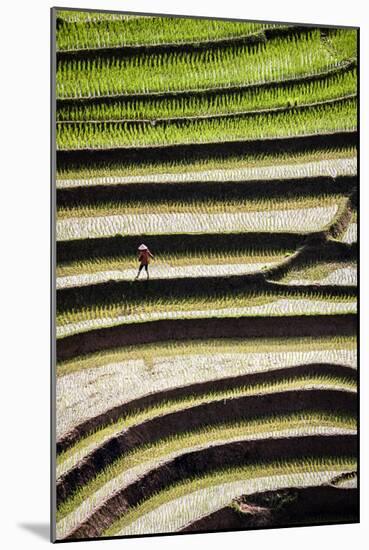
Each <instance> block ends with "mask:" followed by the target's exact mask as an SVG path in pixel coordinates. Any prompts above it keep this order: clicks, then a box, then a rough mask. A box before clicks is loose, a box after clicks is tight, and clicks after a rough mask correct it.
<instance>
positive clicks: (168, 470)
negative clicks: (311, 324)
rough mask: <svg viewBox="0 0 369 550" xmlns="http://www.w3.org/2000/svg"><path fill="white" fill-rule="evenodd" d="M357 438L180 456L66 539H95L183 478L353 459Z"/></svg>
mask: <svg viewBox="0 0 369 550" xmlns="http://www.w3.org/2000/svg"><path fill="white" fill-rule="evenodd" d="M356 448H357V440H356V436H324V437H321V436H310V437H302V438H299V437H296V438H287V439H285V438H283V439H269V440H261V441H241V442H235V443H228V444H224V445H214V446H212V447H207V448H206V449H202V450H200V451H193V452H190V453H186V454H183V455H181V456H179V457H176V458H175V459H173V460H171V461H169V462H167V463H164V464H161V465H160V466H158V467H157V468H155V469H153V470H151V471H149V472H148V473H147V474H145V475H143V476H142V477H141V478H139V479H138V480H137V481H136V482H134V483H132V484H131V485H128V486H127V487H124V488H123V489H121V490H120V491H117V492H116V493H114V495H113V496H112V497H111V498H110V499H108V500H107V501H105V502H104V503H103V504H102V506H101V507H100V508H99V509H98V510H96V512H94V513H93V514H92V515H91V516H90V517H89V518H88V519H87V520H86V521H85V522H84V523H82V524H81V525H80V526H78V527H77V528H76V529H75V530H74V531H73V532H72V533H71V534H70V535H69V536H68V537H67V539H68V540H73V539H80V538H86V537H98V536H100V535H101V534H102V532H103V531H104V530H105V529H106V528H107V527H109V525H111V524H112V523H113V522H114V521H115V520H116V519H118V518H119V517H121V516H122V515H123V514H125V513H126V512H127V511H128V510H129V508H131V507H133V506H136V505H137V504H138V503H139V502H141V501H143V500H146V499H148V498H149V497H150V496H152V495H153V494H155V493H157V492H158V491H161V490H163V489H165V488H166V487H169V486H171V485H173V484H174V483H177V482H179V481H182V480H184V479H191V478H193V477H194V476H203V475H206V474H207V473H209V472H211V471H216V470H217V469H223V468H225V467H239V466H244V465H247V464H253V463H257V464H263V463H268V462H273V461H275V460H286V459H297V460H298V459H301V460H303V459H305V458H306V457H310V458H324V457H331V456H336V457H354V456H355V455H356Z"/></svg>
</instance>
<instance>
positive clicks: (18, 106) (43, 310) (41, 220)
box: [0, 0, 369, 550]
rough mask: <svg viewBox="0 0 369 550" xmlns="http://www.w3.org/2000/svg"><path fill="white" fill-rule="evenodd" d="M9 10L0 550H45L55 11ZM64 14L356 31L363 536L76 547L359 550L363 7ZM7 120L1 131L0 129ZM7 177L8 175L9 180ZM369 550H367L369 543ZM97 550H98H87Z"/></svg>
mask: <svg viewBox="0 0 369 550" xmlns="http://www.w3.org/2000/svg"><path fill="white" fill-rule="evenodd" d="M52 5H53V4H52V3H51V2H49V1H47V0H33V1H32V0H18V1H15V2H11V1H10V0H8V1H7V3H6V4H5V5H4V4H3V5H2V7H1V11H0V16H1V32H0V40H1V42H2V44H1V49H0V52H1V66H0V69H1V73H0V74H1V86H0V90H1V94H2V95H3V96H4V97H2V98H1V118H0V139H1V141H2V147H1V165H0V177H1V191H0V208H1V210H0V225H1V233H0V235H1V242H2V246H1V249H2V250H1V252H2V254H1V260H0V274H1V279H2V281H1V285H0V289H1V299H0V323H1V333H0V334H1V349H0V361H1V378H0V384H1V386H0V388H1V394H0V396H1V399H0V402H1V408H2V410H1V425H2V430H1V452H0V460H1V485H0V490H1V492H0V508H1V512H0V530H1V535H0V536H1V539H0V540H1V543H2V546H3V548H6V549H8V548H9V549H11V548H21V549H23V548H27V549H30V550H33V549H37V548H39V547H41V546H43V547H45V545H47V544H49V542H48V522H49V381H50V374H49V372H50V369H49V193H50V181H49V41H50V38H49V28H50V25H49V8H50V7H52ZM61 5H62V6H63V5H64V6H68V7H80V8H83V7H88V8H105V9H118V10H119V9H121V10H131V11H143V12H145V11H146V12H150V11H151V12H159V13H169V14H183V15H205V16H206V15H211V16H219V17H236V18H237V17H239V18H244V19H247V18H249V19H261V20H262V19H268V20H277V21H296V22H307V23H326V24H332V25H341V24H345V25H360V26H361V45H362V51H361V55H362V58H361V80H362V86H361V98H362V101H361V115H362V128H361V132H362V135H361V138H362V139H361V157H362V163H361V187H362V189H361V212H362V214H363V215H362V219H361V223H362V233H361V235H362V236H361V245H362V252H363V253H362V258H361V281H362V283H361V312H362V315H361V316H362V356H361V408H362V411H361V425H362V429H361V449H362V469H361V474H362V489H361V493H362V509H361V518H362V523H361V524H360V525H344V526H329V527H312V528H294V529H285V530H273V531H258V532H245V533H235V534H228V533H227V534H217V535H203V536H198V535H196V536H185V537H160V538H147V539H134V540H116V541H98V542H85V543H79V545H78V546H76V548H82V547H83V548H84V547H87V545H90V546H88V547H89V548H92V547H95V546H96V547H99V548H101V547H102V545H104V547H105V548H107V547H109V546H110V547H112V548H113V547H115V548H117V547H124V548H127V549H128V550H133V549H135V550H144V549H148V548H150V550H157V549H159V548H160V549H163V550H167V549H169V548H171V549H172V548H175V549H181V550H182V549H184V548H188V545H189V544H190V545H191V548H193V549H194V550H195V549H199V548H201V547H203V546H204V545H211V546H213V547H217V546H218V547H219V548H221V547H224V545H231V544H232V545H237V546H241V547H244V546H245V545H247V547H248V548H253V547H255V548H256V547H257V548H258V549H264V548H273V550H277V549H279V548H283V549H289V548H291V549H292V548H293V549H295V548H296V547H298V549H299V550H304V549H309V550H311V549H312V548H315V549H316V550H318V549H321V548H324V547H325V546H328V547H332V548H334V549H335V550H340V549H344V550H347V549H348V548H355V550H357V549H361V548H363V547H364V541H365V539H366V538H368V535H369V529H368V523H369V483H368V479H369V466H368V459H369V457H368V419H369V406H368V397H369V396H368V387H369V382H368V381H369V376H368V374H367V372H368V369H369V364H368V344H367V342H368V341H369V340H368V336H367V334H368V333H367V329H368V315H367V312H368V296H369V276H368V275H369V273H368V272H369V268H368V265H369V263H368V260H367V258H368V252H367V251H368V237H369V228H368V223H369V220H368V219H369V216H368V215H366V214H367V212H368V208H369V200H368V185H369V181H368V168H367V155H368V151H369V143H368V125H369V113H368V106H369V90H368V67H369V59H368V28H369V17H368V14H367V13H366V12H365V7H364V6H365V2H364V1H361V2H360V1H356V0H350V1H345V2H343V1H338V0H325V1H324V0H308V1H303V2H299V1H298V0H293V1H292V0H291V1H287V0H270V1H266V0H257V1H254V2H245V1H243V2H242V1H239V2H237V1H236V0H225V1H223V2H221V1H220V0H206V1H205V0H201V1H200V0H186V1H185V2H183V1H179V0H146V1H144V0H135V1H134V0H130V1H105V0H104V1H103V0H100V1H93V0H88V1H83V0H80V1H78V2H76V1H75V0H69V1H67V0H66V3H65V4H61ZM4 119H5V124H4ZM4 168H5V169H4ZM365 542H366V543H367V541H365ZM91 545H94V546H91Z"/></svg>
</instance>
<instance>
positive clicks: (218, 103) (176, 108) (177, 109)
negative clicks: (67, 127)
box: [56, 69, 357, 124]
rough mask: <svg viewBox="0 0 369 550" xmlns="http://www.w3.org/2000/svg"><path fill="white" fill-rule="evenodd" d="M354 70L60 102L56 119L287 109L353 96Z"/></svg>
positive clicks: (162, 116)
mask: <svg viewBox="0 0 369 550" xmlns="http://www.w3.org/2000/svg"><path fill="white" fill-rule="evenodd" d="M356 91H357V74H356V69H353V70H348V71H345V72H344V73H339V74H336V75H332V76H328V77H325V78H324V77H323V78H321V79H318V80H313V81H307V82H297V83H292V84H290V85H287V86H277V87H269V88H268V87H267V88H265V87H259V88H250V89H245V90H239V91H234V92H232V91H231V92H228V93H226V92H220V93H218V94H216V95H214V94H212V95H192V96H189V97H185V96H182V97H176V96H168V97H165V98H162V97H153V96H151V97H149V98H147V99H145V98H138V99H124V98H122V99H116V100H115V101H109V102H104V101H99V102H96V101H94V102H85V103H78V102H75V103H73V104H64V103H62V104H61V105H60V106H59V107H58V109H57V113H56V116H57V121H58V123H59V124H62V123H63V122H66V121H68V122H86V121H101V122H104V121H119V120H152V121H154V122H155V121H158V120H161V119H172V118H182V117H183V118H184V117H195V118H198V117H201V116H204V117H212V116H224V115H230V114H237V113H242V112H254V111H262V110H269V109H286V108H291V107H297V106H298V107H300V106H302V105H309V104H315V103H318V102H324V101H330V100H334V99H340V98H344V97H347V96H353V95H356Z"/></svg>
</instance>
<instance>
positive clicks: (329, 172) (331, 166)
mask: <svg viewBox="0 0 369 550" xmlns="http://www.w3.org/2000/svg"><path fill="white" fill-rule="evenodd" d="M356 174H357V157H356V156H353V157H346V158H338V159H328V160H319V161H310V162H304V163H293V164H292V163H291V164H288V163H286V164H280V165H278V164H277V165H276V164H273V165H270V166H260V167H257V166H252V167H245V168H220V169H210V170H196V171H192V172H191V171H189V172H188V171H187V170H186V171H184V172H178V173H176V172H173V173H170V172H168V173H162V174H148V175H145V176H104V177H95V178H67V179H60V178H57V179H56V187H57V189H59V190H62V189H73V188H75V187H84V186H85V187H92V186H110V185H112V186H116V185H131V184H170V183H173V184H177V183H190V184H192V183H200V182H206V183H208V182H209V183H212V182H219V183H225V182H246V181H250V182H253V181H256V182H259V181H261V182H263V181H265V182H266V181H270V180H277V181H278V180H281V181H285V180H289V179H305V178H319V177H327V178H337V177H354V176H356Z"/></svg>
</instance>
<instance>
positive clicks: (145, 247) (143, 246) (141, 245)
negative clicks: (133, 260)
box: [138, 244, 147, 250]
mask: <svg viewBox="0 0 369 550" xmlns="http://www.w3.org/2000/svg"><path fill="white" fill-rule="evenodd" d="M138 250H147V246H146V245H145V244H140V246H139V247H138Z"/></svg>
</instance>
